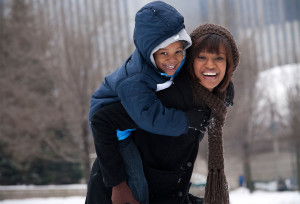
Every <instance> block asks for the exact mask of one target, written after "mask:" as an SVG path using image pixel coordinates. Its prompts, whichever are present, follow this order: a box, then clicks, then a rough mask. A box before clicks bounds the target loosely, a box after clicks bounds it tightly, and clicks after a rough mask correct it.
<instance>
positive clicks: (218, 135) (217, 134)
mask: <svg viewBox="0 0 300 204" xmlns="http://www.w3.org/2000/svg"><path fill="white" fill-rule="evenodd" d="M192 87H193V97H194V105H195V106H196V107H203V102H204V103H205V104H206V105H207V106H208V107H209V108H210V110H211V115H210V121H209V126H208V176H207V181H206V186H205V197H204V202H205V204H229V193H228V184H227V181H226V176H225V173H224V155H223V137H222V128H223V125H224V123H225V117H226V113H227V108H226V106H225V103H224V101H225V92H223V93H212V92H210V91H209V90H208V89H206V88H205V87H203V86H202V85H201V84H200V83H199V82H197V81H193V82H192Z"/></svg>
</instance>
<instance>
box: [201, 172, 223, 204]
mask: <svg viewBox="0 0 300 204" xmlns="http://www.w3.org/2000/svg"><path fill="white" fill-rule="evenodd" d="M204 203H205V204H229V193H228V184H227V181H226V176H225V173H224V169H211V170H210V171H209V173H208V176H207V182H206V186H205V196H204Z"/></svg>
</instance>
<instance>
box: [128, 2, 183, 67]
mask: <svg viewBox="0 0 300 204" xmlns="http://www.w3.org/2000/svg"><path fill="white" fill-rule="evenodd" d="M184 27H185V26H184V18H183V16H182V15H181V14H180V13H179V12H178V11H177V10H176V9H175V8H173V7H172V6H170V5H168V4H166V3H164V2H162V1H154V2H151V3H149V4H147V5H145V6H144V7H143V8H141V9H140V10H139V11H138V12H137V14H136V16H135V28H134V34H133V39H134V44H135V46H136V48H137V50H138V51H139V53H140V54H141V55H142V56H143V58H144V59H145V60H146V61H147V63H148V64H149V65H152V66H154V65H153V64H152V63H151V60H150V56H151V53H152V50H153V49H154V48H155V47H156V46H158V45H159V44H160V43H161V42H163V41H165V40H166V39H168V38H170V37H171V36H173V35H175V34H177V33H178V32H179V31H181V30H182V29H183V28H184Z"/></svg>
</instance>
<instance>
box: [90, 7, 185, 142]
mask: <svg viewBox="0 0 300 204" xmlns="http://www.w3.org/2000/svg"><path fill="white" fill-rule="evenodd" d="M183 28H184V18H183V16H182V15H181V14H180V13H179V12H178V11H177V10H176V9H174V8H173V7H171V6H170V5H168V4H165V3H164V2H161V1H156V2H152V3H149V4H147V5H146V6H145V7H143V8H142V9H140V10H139V11H138V12H137V14H136V17H135V29H134V43H135V46H136V49H135V51H134V52H133V54H132V55H131V56H130V57H129V58H128V59H127V60H126V61H125V62H124V64H123V65H122V66H121V67H119V68H118V69H117V70H116V71H115V72H113V73H112V74H110V75H108V76H107V77H105V80H104V82H103V83H102V85H101V86H100V87H99V88H98V89H97V90H96V92H95V93H94V94H93V96H92V99H91V104H90V112H89V120H90V119H91V118H92V116H93V115H94V114H95V113H96V112H97V110H99V108H101V107H103V106H105V105H107V104H111V103H114V102H118V101H121V103H122V105H123V106H124V108H125V109H126V111H127V112H128V114H129V115H130V117H131V118H132V120H133V121H134V122H135V123H136V124H137V125H138V126H139V127H140V128H141V129H144V130H145V131H149V132H152V133H154V134H163V135H169V136H179V135H181V134H185V133H187V131H188V119H187V117H186V115H185V113H184V112H182V111H180V110H177V109H174V108H166V107H164V106H163V105H162V103H161V101H160V100H159V99H158V98H157V97H156V94H155V91H156V88H157V84H162V83H165V82H166V81H168V80H169V79H170V78H169V77H166V76H162V75H161V73H162V72H161V71H160V70H159V69H158V68H156V67H155V66H154V65H153V64H152V63H151V60H150V55H151V51H152V50H153V49H154V48H155V47H156V46H157V45H159V44H160V43H161V42H163V41H165V40H166V39H168V38H170V37H171V36H173V35H175V34H176V33H178V32H179V31H180V30H182V29H183Z"/></svg>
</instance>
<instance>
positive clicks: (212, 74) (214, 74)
mask: <svg viewBox="0 0 300 204" xmlns="http://www.w3.org/2000/svg"><path fill="white" fill-rule="evenodd" d="M203 75H204V76H216V75H217V73H203Z"/></svg>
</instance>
